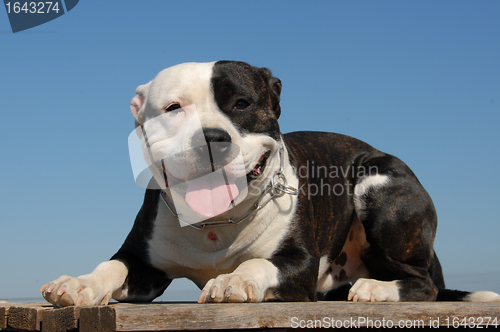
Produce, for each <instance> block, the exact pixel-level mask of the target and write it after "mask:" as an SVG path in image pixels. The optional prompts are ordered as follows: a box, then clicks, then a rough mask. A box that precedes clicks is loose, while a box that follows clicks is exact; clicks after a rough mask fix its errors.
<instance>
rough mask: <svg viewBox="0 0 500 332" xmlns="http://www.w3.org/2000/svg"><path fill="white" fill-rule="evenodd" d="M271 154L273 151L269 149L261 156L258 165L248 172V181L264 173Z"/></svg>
mask: <svg viewBox="0 0 500 332" xmlns="http://www.w3.org/2000/svg"><path fill="white" fill-rule="evenodd" d="M270 155H271V151H267V152H266V153H264V154H263V155H262V156H261V157H260V159H259V161H258V162H257V165H255V167H254V168H253V169H252V170H251V171H250V172H249V173H248V174H247V183H250V182H252V181H253V180H255V179H257V178H258V177H259V176H260V175H261V174H262V173H264V169H265V168H266V165H267V159H269V156H270Z"/></svg>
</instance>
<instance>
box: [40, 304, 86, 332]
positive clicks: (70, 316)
mask: <svg viewBox="0 0 500 332" xmlns="http://www.w3.org/2000/svg"><path fill="white" fill-rule="evenodd" d="M81 309H82V307H66V308H61V309H54V310H47V311H43V312H42V322H43V323H42V332H64V331H71V330H77V329H78V320H79V319H80V310H81Z"/></svg>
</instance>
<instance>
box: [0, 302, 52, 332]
mask: <svg viewBox="0 0 500 332" xmlns="http://www.w3.org/2000/svg"><path fill="white" fill-rule="evenodd" d="M1 306H2V307H3V308H4V310H5V311H4V313H5V318H6V320H7V322H6V327H5V328H6V329H15V330H27V331H40V330H41V322H42V312H43V311H46V310H51V309H53V308H54V307H53V306H52V305H51V304H48V303H12V304H10V303H9V304H6V305H4V304H2V305H1Z"/></svg>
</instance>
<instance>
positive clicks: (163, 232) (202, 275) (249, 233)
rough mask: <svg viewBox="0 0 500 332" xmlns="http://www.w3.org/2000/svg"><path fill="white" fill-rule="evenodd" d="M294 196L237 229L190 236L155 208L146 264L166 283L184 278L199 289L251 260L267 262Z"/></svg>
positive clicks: (216, 229)
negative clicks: (159, 272)
mask: <svg viewBox="0 0 500 332" xmlns="http://www.w3.org/2000/svg"><path fill="white" fill-rule="evenodd" d="M296 200H297V197H296V196H291V195H285V196H283V197H280V198H278V199H275V200H273V201H272V202H271V203H269V204H268V205H267V206H266V207H265V208H264V209H262V210H261V211H259V213H258V214H257V215H256V216H255V217H254V218H253V219H251V220H249V221H244V222H242V223H241V224H238V225H228V226H221V227H208V228H206V229H204V230H196V229H193V228H191V227H188V226H187V227H180V226H179V222H178V221H177V220H176V219H175V218H173V216H172V214H171V213H170V211H168V210H167V208H166V207H165V205H164V204H162V203H163V202H161V201H160V202H159V206H158V214H157V218H156V220H155V222H154V228H153V234H152V238H151V239H150V240H149V242H148V245H149V260H150V262H151V264H152V265H153V266H155V267H156V268H159V269H160V270H163V271H165V272H166V273H167V275H168V277H169V278H182V277H186V278H188V279H191V280H192V281H194V282H195V283H196V284H197V285H198V286H199V287H203V286H204V285H205V283H206V282H207V281H208V280H210V279H211V278H214V277H216V276H218V275H220V274H222V273H231V272H233V271H234V270H235V269H236V268H237V267H238V266H239V265H240V264H241V263H242V262H244V261H247V260H249V259H252V258H270V257H272V254H273V253H274V252H275V250H276V249H277V248H278V246H279V245H280V243H281V242H282V239H283V238H284V237H285V236H286V234H287V233H288V231H289V229H290V227H289V223H290V222H291V220H292V218H293V217H294V215H295V213H294V210H295V206H296Z"/></svg>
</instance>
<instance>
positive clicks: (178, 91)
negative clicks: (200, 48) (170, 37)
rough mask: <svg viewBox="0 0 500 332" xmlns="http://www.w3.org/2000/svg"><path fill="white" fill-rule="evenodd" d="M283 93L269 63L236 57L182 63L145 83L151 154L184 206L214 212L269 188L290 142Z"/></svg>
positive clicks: (143, 116) (142, 102) (143, 113)
mask: <svg viewBox="0 0 500 332" xmlns="http://www.w3.org/2000/svg"><path fill="white" fill-rule="evenodd" d="M280 93H281V82H280V80H279V79H277V78H275V77H273V76H272V75H271V72H270V71H269V70H268V69H266V68H256V67H252V66H250V65H248V64H246V63H243V62H234V61H219V62H213V63H185V64H180V65H177V66H174V67H170V68H167V69H165V70H163V71H161V72H160V73H159V74H158V75H157V76H156V78H154V79H153V80H152V81H151V82H149V83H147V84H145V85H141V86H139V87H138V88H137V90H136V95H135V97H134V98H133V99H132V101H131V105H130V108H131V110H132V113H133V115H134V117H135V122H136V128H137V131H138V132H139V135H140V136H141V135H142V136H143V137H142V138H143V143H144V144H143V150H144V151H145V158H146V159H148V158H149V162H148V163H149V165H150V168H151V171H152V172H153V175H154V176H155V179H156V180H157V182H158V183H159V184H160V186H161V187H162V188H164V189H166V190H167V191H169V192H170V195H171V197H173V198H174V202H176V203H175V205H176V209H177V210H178V211H179V204H180V205H183V204H184V205H186V204H187V206H189V207H190V208H191V210H192V211H194V212H196V213H195V214H196V215H198V217H200V216H201V218H205V219H207V218H211V217H213V216H216V215H219V214H222V213H224V212H225V211H227V210H228V208H229V207H230V205H231V204H238V203H241V202H242V201H244V200H245V198H246V197H247V196H249V197H254V196H256V194H258V193H256V192H254V191H252V190H249V189H248V187H249V186H250V187H251V188H258V189H260V190H263V188H264V187H265V186H266V185H267V184H268V183H269V181H270V178H271V176H272V174H273V172H274V170H273V169H272V168H275V167H276V165H277V160H278V159H279V158H278V157H277V155H278V153H277V151H278V150H279V148H280V144H282V143H281V134H280V130H279V126H278V122H277V119H278V118H279V116H280V111H281V109H280V104H279V102H280ZM174 188H175V190H172V189H174ZM176 197H180V199H178V200H175V198H176ZM181 210H182V207H181ZM195 219H197V221H199V220H200V218H196V217H195Z"/></svg>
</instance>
